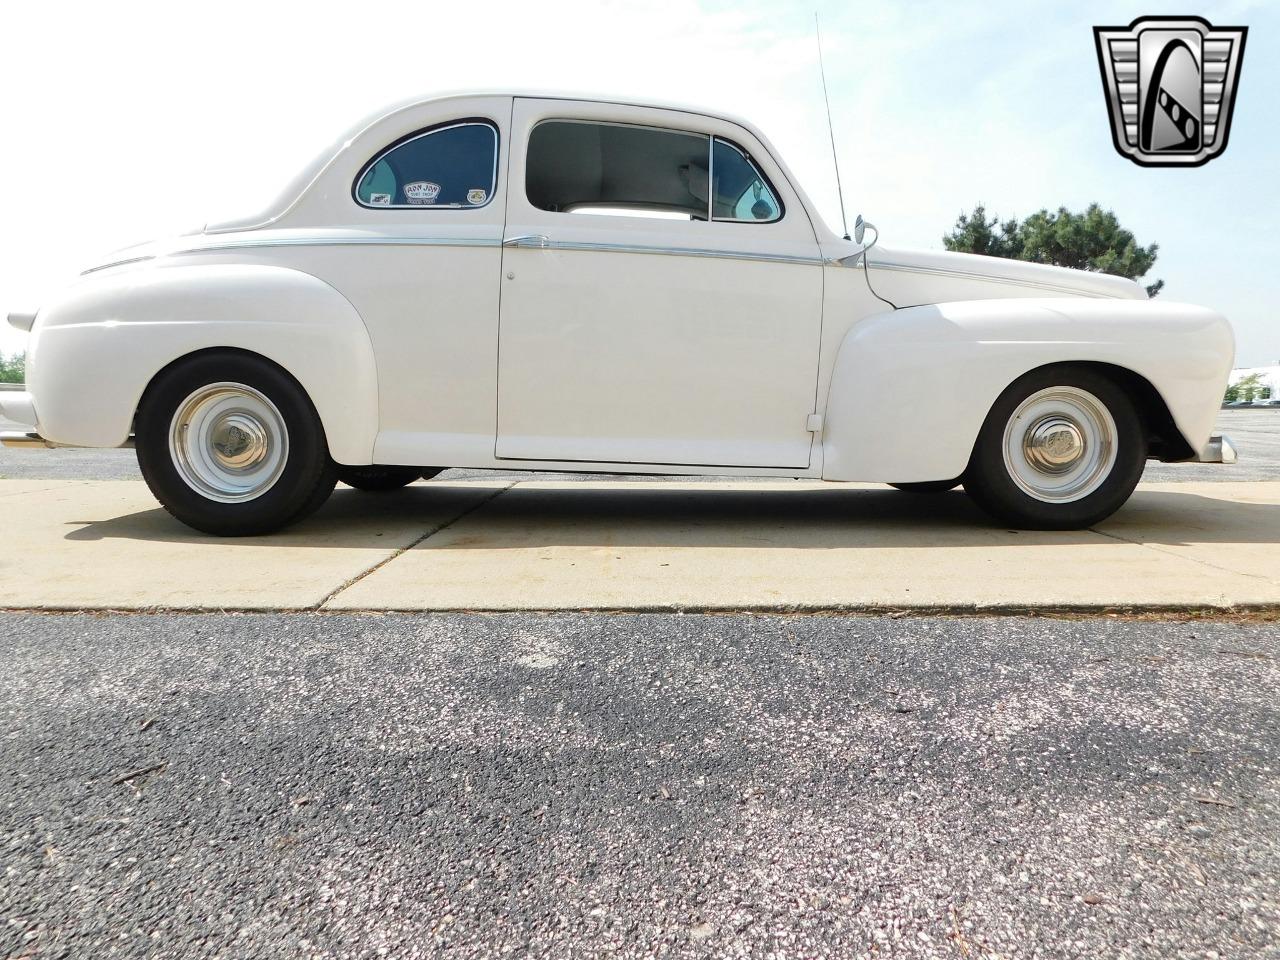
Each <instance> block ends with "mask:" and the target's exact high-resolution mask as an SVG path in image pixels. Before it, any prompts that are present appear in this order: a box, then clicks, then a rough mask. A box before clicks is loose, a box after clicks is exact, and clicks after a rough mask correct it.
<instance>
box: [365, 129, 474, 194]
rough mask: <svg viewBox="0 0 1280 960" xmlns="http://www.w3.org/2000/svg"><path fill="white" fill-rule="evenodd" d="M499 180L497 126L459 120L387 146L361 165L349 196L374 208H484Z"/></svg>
mask: <svg viewBox="0 0 1280 960" xmlns="http://www.w3.org/2000/svg"><path fill="white" fill-rule="evenodd" d="M497 179H498V129H497V127H495V126H494V125H493V124H492V123H490V122H489V121H487V120H457V121H453V122H451V123H448V124H444V125H441V126H436V127H432V128H430V129H427V130H420V131H418V132H417V133H413V134H410V135H409V136H407V137H404V138H402V139H401V140H398V141H397V142H395V143H393V144H391V145H390V146H388V147H386V148H385V149H384V150H383V151H382V152H381V153H379V154H377V155H376V156H375V157H374V158H373V159H372V160H370V161H369V162H368V163H367V164H366V165H365V167H364V169H363V170H362V171H361V173H360V176H359V177H357V178H356V183H355V187H354V189H353V194H354V196H355V200H356V202H357V203H358V204H360V205H361V206H362V207H368V208H370V209H374V210H386V209H394V210H422V209H432V208H434V209H447V210H465V209H469V208H477V207H483V206H486V205H487V204H488V203H489V202H490V201H491V200H492V199H493V192H494V189H495V188H496V187H497Z"/></svg>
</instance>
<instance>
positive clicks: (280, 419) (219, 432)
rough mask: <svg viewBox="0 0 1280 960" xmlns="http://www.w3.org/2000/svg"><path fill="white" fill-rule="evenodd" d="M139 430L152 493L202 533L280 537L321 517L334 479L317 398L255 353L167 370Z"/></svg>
mask: <svg viewBox="0 0 1280 960" xmlns="http://www.w3.org/2000/svg"><path fill="white" fill-rule="evenodd" d="M134 433H135V437H136V445H137V455H138V466H139V467H140V468H141V470H142V476H143V479H144V480H146V482H147V486H149V487H150V488H151V492H152V493H153V494H154V495H155V497H156V499H157V500H159V501H160V504H161V505H162V506H163V507H164V508H165V509H166V510H167V511H169V513H171V514H172V515H173V516H174V517H176V518H177V519H178V520H181V521H182V522H183V523H185V524H186V525H187V526H189V527H193V528H195V529H196V530H200V531H201V532H203V533H211V534H214V535H216V536H223V537H240V536H253V535H258V534H264V533H271V532H272V531H275V530H279V529H280V528H282V527H285V526H288V525H289V524H291V523H294V522H296V521H297V520H300V519H302V518H303V517H304V516H306V515H307V514H309V513H311V512H313V511H315V510H316V509H317V508H318V507H319V506H320V505H321V504H323V503H324V501H325V500H326V499H327V498H328V496H329V494H330V493H332V492H333V486H334V483H335V481H336V474H335V468H334V465H333V462H332V461H331V460H330V458H329V447H328V443H327V442H326V440H325V435H324V428H323V426H322V425H321V423H320V418H319V417H318V416H317V415H316V411H315V408H314V407H313V406H312V404H311V400H310V399H309V398H308V397H307V395H306V393H305V392H304V391H303V389H302V388H301V387H300V386H299V385H298V383H297V382H296V381H295V380H294V379H293V378H292V377H290V376H289V375H288V374H287V373H285V372H284V371H282V370H281V369H280V368H279V367H277V366H275V365H274V364H272V363H270V362H269V361H267V360H265V359H263V358H261V357H257V356H254V355H252V354H245V353H239V352H234V351H212V352H209V353H203V354H199V355H197V356H194V357H192V358H190V359H188V360H184V361H180V362H178V363H176V364H174V365H173V366H171V367H169V368H167V369H165V370H164V371H162V372H161V373H160V374H159V375H158V376H157V377H156V379H155V380H153V381H152V383H151V385H150V386H149V387H148V388H147V391H146V393H145V394H144V395H143V398H142V402H141V404H140V405H139V407H138V414H137V419H136V422H135V427H134Z"/></svg>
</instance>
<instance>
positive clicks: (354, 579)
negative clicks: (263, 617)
mask: <svg viewBox="0 0 1280 960" xmlns="http://www.w3.org/2000/svg"><path fill="white" fill-rule="evenodd" d="M521 482H522V481H520V480H513V481H511V483H508V484H507V485H506V486H505V487H500V488H498V489H497V490H495V491H493V493H491V494H489V496H487V497H485V498H484V499H483V500H481V501H479V502H478V503H475V504H472V505H471V506H469V507H467V509H465V510H463V511H462V512H461V513H460V514H458V515H457V516H456V517H450V518H449V519H448V520H446V521H444V522H443V523H438V524H436V525H435V526H434V527H432V528H430V529H429V530H427V531H425V532H424V533H423V534H422V535H421V536H420V537H418V538H417V539H415V540H414V541H413V542H412V543H408V544H405V545H404V546H403V547H400V548H399V549H397V550H395V551H393V552H392V554H391V555H390V556H388V557H383V558H382V559H381V560H379V561H378V562H377V563H375V564H374V565H373V566H371V567H369V568H368V569H367V570H361V571H360V572H359V573H357V574H356V575H355V576H354V577H352V578H351V579H350V580H348V581H346V582H345V583H343V584H340V585H339V586H337V587H335V588H334V589H333V590H330V591H329V592H328V593H326V594H325V595H324V596H323V597H322V598H321V599H320V602H319V603H317V604H315V605H314V606H311V607H306V608H303V609H304V610H308V611H311V612H316V611H319V610H323V609H324V606H325V604H327V603H329V602H330V601H331V600H333V599H334V598H335V597H336V596H338V595H339V594H340V593H342V592H343V591H345V590H348V589H350V588H351V587H354V586H355V585H356V584H357V583H359V582H360V581H361V580H363V579H364V578H365V577H367V576H369V575H370V574H374V573H377V572H378V571H379V570H381V569H382V568H383V567H385V566H386V565H387V564H388V563H390V562H391V561H392V560H395V559H397V558H398V557H400V556H403V555H404V554H406V553H408V552H409V551H410V550H412V549H413V548H414V547H416V546H418V545H419V544H421V543H424V542H426V541H427V540H429V539H431V538H432V537H434V536H435V535H436V534H437V533H439V532H440V531H441V530H445V529H448V528H449V527H451V526H453V525H454V524H455V523H457V522H458V521H459V520H462V519H464V518H466V517H469V516H471V514H473V513H475V512H476V511H477V510H479V509H480V508H482V507H485V506H487V505H488V504H490V503H492V502H493V501H494V500H496V499H498V497H500V496H502V495H503V494H504V493H506V492H507V491H508V490H510V489H511V488H512V487H514V486H516V485H517V484H519V483H521Z"/></svg>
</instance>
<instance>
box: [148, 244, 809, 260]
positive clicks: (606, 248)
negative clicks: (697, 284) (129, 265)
mask: <svg viewBox="0 0 1280 960" xmlns="http://www.w3.org/2000/svg"><path fill="white" fill-rule="evenodd" d="M511 240H512V241H517V240H529V238H523V237H513V238H511ZM504 243H506V245H508V246H511V245H512V243H509V242H506V241H503V240H500V239H489V238H471V237H448V238H445V237H293V238H278V239H266V240H240V241H233V242H231V243H212V244H206V245H205V246H200V247H187V248H185V249H182V250H174V251H172V253H173V254H174V255H178V254H189V253H220V252H222V251H224V250H252V249H256V248H259V247H345V246H386V247H398V246H427V247H500V246H502V245H503V244H504ZM515 245H517V246H524V245H525V243H517V244H515ZM530 245H532V246H535V247H537V248H539V249H544V250H575V251H581V252H592V253H641V254H651V255H657V256H668V257H709V258H712V259H717V260H759V261H764V262H768V263H802V264H810V265H819V264H821V263H822V262H823V260H822V257H820V256H817V255H814V256H811V257H806V256H796V255H791V254H774V253H757V252H748V251H741V250H708V249H705V248H701V247H656V246H655V247H650V246H642V245H638V244H627V243H589V242H586V241H569V240H548V241H547V242H546V243H530Z"/></svg>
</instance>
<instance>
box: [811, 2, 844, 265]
mask: <svg viewBox="0 0 1280 960" xmlns="http://www.w3.org/2000/svg"><path fill="white" fill-rule="evenodd" d="M813 32H814V33H815V34H816V35H817V37H818V73H819V74H820V75H821V76H822V99H823V102H824V103H826V105H827V132H828V133H829V134H830V135H831V165H832V166H833V167H835V168H836V194H837V195H838V196H839V197H840V226H842V227H843V228H844V238H845V239H846V240H850V239H852V238H851V237H850V236H849V218H848V216H847V215H846V214H845V212H844V187H842V186H841V185H840V158H839V157H837V156H836V128H835V124H833V123H832V122H831V97H830V96H828V95H827V69H826V67H825V66H824V65H823V63H822V26H821V25H820V24H819V23H818V11H816V10H815V11H814V12H813Z"/></svg>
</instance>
